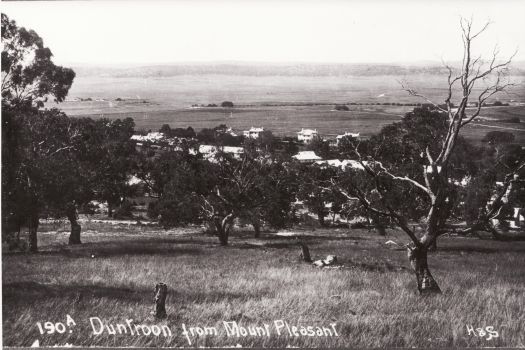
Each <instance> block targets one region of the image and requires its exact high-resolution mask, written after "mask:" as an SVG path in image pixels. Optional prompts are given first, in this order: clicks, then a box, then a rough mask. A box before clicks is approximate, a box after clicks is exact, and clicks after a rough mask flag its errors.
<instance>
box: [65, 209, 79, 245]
mask: <svg viewBox="0 0 525 350" xmlns="http://www.w3.org/2000/svg"><path fill="white" fill-rule="evenodd" d="M67 218H68V220H69V223H70V224H71V233H70V234H69V244H70V245H73V244H81V243H82V242H81V241H80V231H81V230H82V227H81V226H80V224H79V223H78V218H77V210H76V207H75V204H74V203H71V204H70V205H69V206H68V208H67Z"/></svg>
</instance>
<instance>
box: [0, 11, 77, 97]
mask: <svg viewBox="0 0 525 350" xmlns="http://www.w3.org/2000/svg"><path fill="white" fill-rule="evenodd" d="M2 44H3V45H2V46H3V50H2V102H3V103H5V104H6V105H19V106H20V105H29V106H31V105H34V106H37V107H42V106H43V104H44V102H46V101H47V99H48V97H53V98H54V100H55V101H56V102H61V101H63V100H64V98H65V97H66V95H67V93H68V91H69V89H70V88H71V84H72V83H73V79H74V78H75V73H74V72H73V70H71V69H69V68H64V67H61V66H57V65H55V64H54V63H53V61H52V60H51V57H52V56H53V55H52V53H51V50H50V49H49V48H47V47H45V46H44V41H43V40H42V38H41V37H40V36H39V35H38V34H37V33H36V32H35V31H33V30H27V29H25V28H24V27H18V26H17V25H16V22H15V21H13V20H10V19H9V18H8V17H7V15H5V14H3V13H2Z"/></svg>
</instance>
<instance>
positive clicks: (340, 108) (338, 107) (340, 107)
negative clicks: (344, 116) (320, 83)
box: [334, 105, 350, 111]
mask: <svg viewBox="0 0 525 350" xmlns="http://www.w3.org/2000/svg"><path fill="white" fill-rule="evenodd" d="M334 109H335V110H336V111H349V110H350V108H348V106H347V105H335V107H334Z"/></svg>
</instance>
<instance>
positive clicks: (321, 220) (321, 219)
mask: <svg viewBox="0 0 525 350" xmlns="http://www.w3.org/2000/svg"><path fill="white" fill-rule="evenodd" d="M317 219H318V221H319V225H321V226H322V227H324V226H325V222H324V212H323V211H318V212H317Z"/></svg>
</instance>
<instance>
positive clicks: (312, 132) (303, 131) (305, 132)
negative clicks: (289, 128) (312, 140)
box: [297, 129, 317, 136]
mask: <svg viewBox="0 0 525 350" xmlns="http://www.w3.org/2000/svg"><path fill="white" fill-rule="evenodd" d="M297 133H298V134H300V135H305V136H307V135H315V134H317V130H313V129H301V131H298V132H297Z"/></svg>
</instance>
